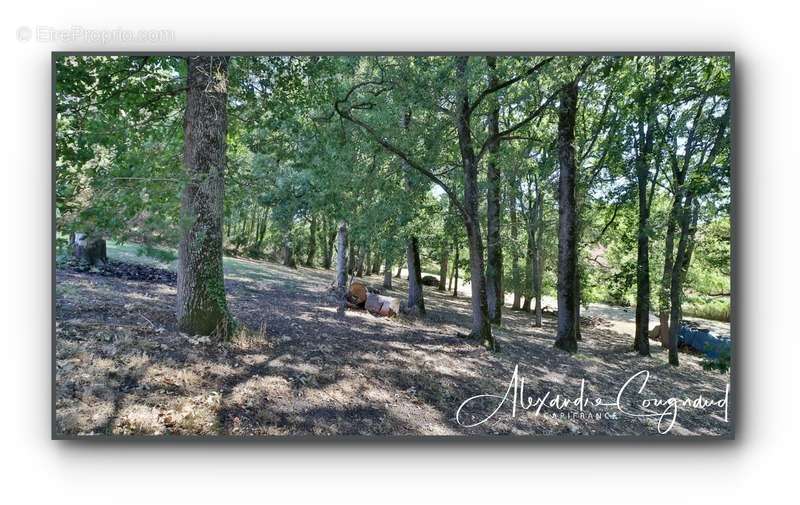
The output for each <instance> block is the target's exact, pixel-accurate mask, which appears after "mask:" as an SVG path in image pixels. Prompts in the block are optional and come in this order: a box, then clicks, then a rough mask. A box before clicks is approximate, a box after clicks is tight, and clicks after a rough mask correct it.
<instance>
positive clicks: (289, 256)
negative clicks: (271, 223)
mask: <svg viewBox="0 0 800 505" xmlns="http://www.w3.org/2000/svg"><path fill="white" fill-rule="evenodd" d="M283 266H285V267H289V268H297V262H296V261H295V259H294V244H293V243H292V231H291V228H289V229H287V230H286V231H284V234H283Z"/></svg>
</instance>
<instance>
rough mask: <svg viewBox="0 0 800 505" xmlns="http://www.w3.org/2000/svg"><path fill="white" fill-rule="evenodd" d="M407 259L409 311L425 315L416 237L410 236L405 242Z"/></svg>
mask: <svg viewBox="0 0 800 505" xmlns="http://www.w3.org/2000/svg"><path fill="white" fill-rule="evenodd" d="M406 258H407V260H408V304H407V308H408V310H409V311H411V312H413V313H416V314H417V315H420V316H424V315H425V300H424V299H423V296H422V271H421V269H420V264H419V247H418V245H417V237H411V238H410V239H408V242H407V243H406Z"/></svg>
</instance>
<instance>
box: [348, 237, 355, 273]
mask: <svg viewBox="0 0 800 505" xmlns="http://www.w3.org/2000/svg"><path fill="white" fill-rule="evenodd" d="M349 242H350V244H349V246H348V248H347V275H353V274H354V273H355V271H356V253H355V251H356V246H355V245H354V244H353V241H352V240H350V241H349Z"/></svg>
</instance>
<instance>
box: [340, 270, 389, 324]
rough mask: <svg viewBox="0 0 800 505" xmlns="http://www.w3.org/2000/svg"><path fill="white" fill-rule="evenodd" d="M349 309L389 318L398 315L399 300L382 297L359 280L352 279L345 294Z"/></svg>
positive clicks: (378, 292)
mask: <svg viewBox="0 0 800 505" xmlns="http://www.w3.org/2000/svg"><path fill="white" fill-rule="evenodd" d="M345 298H346V300H347V306H348V307H349V308H351V309H366V310H367V311H369V312H370V313H372V314H375V315H377V316H384V317H391V316H396V315H397V314H399V313H400V300H398V299H397V298H393V297H391V296H383V295H382V294H381V293H380V290H378V289H375V288H371V287H369V286H367V284H366V283H364V281H363V280H361V279H353V281H352V282H351V283H350V287H349V288H347V293H346V294H345Z"/></svg>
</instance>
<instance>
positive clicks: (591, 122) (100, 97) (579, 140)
mask: <svg viewBox="0 0 800 505" xmlns="http://www.w3.org/2000/svg"><path fill="white" fill-rule="evenodd" d="M729 63H730V62H729V61H728V60H727V58H722V57H699V56H670V57H660V58H659V57H650V56H646V57H644V56H642V57H634V56H630V57H627V56H626V57H615V58H610V57H596V58H592V59H586V58H583V57H556V58H552V59H548V58H545V57H527V56H503V57H499V58H498V59H497V65H496V68H497V74H498V78H499V80H500V82H504V81H507V80H512V79H515V78H516V77H520V76H522V77H521V78H520V79H518V80H515V81H514V82H513V83H512V84H509V85H508V86H505V87H503V88H502V89H499V90H497V91H496V92H494V93H488V94H486V95H485V99H483V100H482V101H480V102H479V103H477V105H475V107H476V109H475V111H474V113H473V115H472V119H471V123H470V125H469V127H470V129H471V133H472V136H473V138H474V141H475V144H476V146H478V147H479V146H480V145H482V144H483V143H484V142H485V141H486V140H487V137H488V133H487V129H486V117H487V114H488V112H489V110H490V107H493V106H495V105H496V106H499V108H500V130H501V131H504V130H506V129H509V128H512V127H514V125H516V124H518V123H519V122H520V120H521V118H524V117H525V116H526V115H528V114H530V113H531V112H532V111H534V110H536V109H537V108H539V107H541V106H542V104H546V105H547V106H546V107H545V108H544V111H543V112H542V114H541V115H540V116H539V117H538V118H537V119H536V120H535V121H530V122H526V123H524V124H522V125H521V126H519V127H518V128H516V129H515V130H514V131H513V134H508V135H507V136H506V137H505V138H504V139H503V140H502V142H501V143H500V146H499V149H498V152H497V154H496V155H493V156H494V160H495V162H496V163H497V165H498V166H499V167H500V168H501V170H502V174H503V180H502V181H501V183H502V189H503V197H502V201H503V210H502V228H501V230H502V231H501V233H502V237H501V238H502V244H503V249H504V252H503V254H504V258H505V260H504V277H505V278H504V286H505V287H506V289H508V290H513V289H515V288H516V289H518V290H520V291H521V292H522V293H524V294H527V295H529V294H530V279H529V275H530V271H531V267H530V262H529V261H528V259H529V258H528V256H529V251H528V239H529V233H531V230H532V229H533V228H536V227H535V226H533V227H532V224H533V223H538V220H537V217H536V214H535V212H534V210H535V209H536V201H537V197H538V198H541V202H542V221H541V223H542V224H541V230H540V229H539V228H536V229H535V236H536V237H537V240H538V242H537V243H538V244H539V246H540V251H541V253H542V258H543V283H542V284H543V290H544V292H545V294H550V295H554V294H555V292H556V288H557V286H556V273H557V254H558V238H557V232H556V230H557V226H558V218H559V216H558V202H557V198H556V195H557V183H558V166H557V153H556V136H557V135H556V134H557V132H556V127H557V104H556V103H555V102H547V100H548V99H550V98H551V96H552V95H553V92H554V90H557V89H558V87H559V86H561V85H562V84H563V82H564V81H565V79H568V78H569V79H571V78H574V76H575V75H576V73H577V72H579V71H582V72H583V74H582V76H581V80H580V83H581V84H580V94H579V111H578V117H577V125H576V139H575V152H576V161H577V164H578V191H577V195H576V197H577V201H578V207H579V215H580V220H579V223H580V225H579V235H580V260H579V263H580V264H579V270H580V276H581V293H582V300H583V302H584V303H588V302H592V301H603V302H610V303H614V304H620V305H629V304H631V303H632V302H633V301H634V295H635V289H636V268H637V258H636V237H637V226H638V215H637V201H636V198H635V197H636V188H635V185H634V184H632V180H633V179H634V169H635V166H634V165H635V163H634V162H635V154H636V152H637V149H639V148H640V145H641V143H642V140H643V139H642V133H643V132H642V131H640V130H638V129H637V125H638V124H639V122H640V120H641V119H642V114H643V110H644V109H643V104H644V103H645V102H647V101H648V100H652V101H655V103H656V105H657V108H656V109H657V110H656V112H657V114H656V118H655V129H654V150H653V154H652V156H651V157H650V159H648V160H647V163H648V170H649V174H650V175H651V178H652V193H653V199H652V206H651V209H650V220H649V223H648V226H647V227H646V230H645V231H646V233H647V234H648V236H649V237H650V247H651V250H650V257H651V262H650V278H651V289H652V290H653V294H654V295H657V293H658V289H659V283H660V280H661V276H662V274H663V268H664V262H665V258H666V257H667V251H666V250H665V246H664V242H665V240H664V239H665V236H666V231H667V227H668V222H669V218H670V211H671V208H672V204H673V201H674V199H675V197H676V195H678V194H682V193H681V192H685V191H691V192H692V193H693V194H694V195H695V197H696V198H697V200H698V205H699V216H698V226H697V231H696V232H695V234H694V237H693V238H694V245H695V247H694V252H693V256H692V261H691V263H690V265H689V269H688V272H687V274H686V282H685V292H686V298H685V302H684V310H685V312H686V314H687V315H697V316H699V317H709V318H715V319H726V318H727V317H728V316H729V311H730V304H729V301H728V297H727V296H726V295H727V293H728V292H729V291H730V247H731V243H730V235H731V230H730V218H729V206H730V139H729V135H730V131H729V127H728V123H729V117H730V116H729V112H728V107H729V102H730V96H729V92H730V65H729ZM537 65H541V69H540V70H539V71H538V72H535V73H531V74H530V75H528V74H526V72H528V71H529V69H530V68H532V67H533V66H537ZM488 70H489V67H488V65H487V62H486V59H485V58H483V57H471V58H469V60H468V64H467V74H468V83H469V86H468V87H469V89H468V94H469V96H470V98H471V100H472V101H473V104H474V103H475V101H476V98H477V97H479V96H482V95H481V94H482V93H483V92H485V91H486V90H487V72H488ZM455 77H456V72H455V62H454V58H452V57H447V56H425V57H408V56H387V57H376V56H341V57H339V56H322V57H279V56H263V57H233V58H232V59H231V64H230V70H229V90H228V91H229V107H228V118H229V124H228V137H227V140H228V143H227V166H226V173H225V199H224V247H225V250H226V251H227V252H228V253H230V254H234V255H244V256H250V257H255V258H268V259H274V260H277V259H280V258H282V255H283V254H284V250H285V249H286V248H289V249H290V250H292V251H293V252H294V255H295V256H296V257H297V260H298V261H300V262H304V261H305V258H306V255H307V252H308V250H309V249H310V248H311V244H312V243H314V244H315V247H316V254H315V255H314V258H312V260H313V263H314V265H315V266H320V265H322V264H323V263H325V258H326V257H327V258H328V259H329V258H330V255H331V253H332V251H331V249H330V247H331V244H332V238H333V236H334V234H335V229H336V225H337V223H338V222H339V221H340V220H345V221H346V222H347V225H348V232H349V239H350V242H351V243H352V244H353V247H354V250H355V252H356V254H357V255H359V256H366V255H367V253H369V254H370V256H371V257H373V258H374V257H375V256H378V257H379V258H381V259H385V258H388V259H389V260H390V262H391V263H392V264H393V265H394V266H395V267H396V265H397V264H398V263H399V262H400V261H401V260H402V258H404V255H405V252H404V249H405V243H406V240H407V238H408V237H410V236H416V237H417V238H418V239H419V243H420V245H421V248H422V251H421V255H422V261H423V264H424V266H425V268H426V270H429V271H433V272H438V264H439V261H440V260H441V249H442V244H445V246H446V247H447V248H448V249H449V250H450V262H451V265H452V262H454V261H455V258H454V250H455V247H459V249H460V258H459V263H460V264H459V270H460V278H461V279H462V280H466V281H468V280H469V268H468V255H467V248H466V244H467V241H466V235H465V231H464V226H463V222H462V219H461V216H460V215H459V209H458V208H457V205H455V204H454V202H453V201H452V200H451V199H450V198H449V197H448V195H447V194H446V192H445V190H444V189H443V188H442V187H441V186H440V185H439V183H435V182H433V181H432V179H431V178H430V177H429V176H426V175H424V174H422V173H421V172H420V171H419V170H417V169H416V168H414V167H412V166H410V165H409V163H408V162H407V161H408V160H403V159H401V158H400V157H399V156H398V155H397V153H393V152H390V151H388V150H387V149H385V148H384V147H382V146H381V145H379V143H378V142H376V138H379V139H384V140H390V141H391V142H393V145H394V146H396V147H397V149H399V150H401V151H402V152H404V153H407V154H408V157H409V159H410V160H413V161H415V162H416V164H418V165H419V166H421V167H425V168H427V169H428V170H429V171H430V173H431V174H433V175H435V177H437V178H438V179H439V181H440V182H441V184H443V185H444V186H445V187H447V188H449V190H450V191H451V192H452V194H453V195H454V196H455V197H456V199H460V198H461V197H462V196H463V192H464V181H463V170H462V166H461V163H462V160H461V157H460V152H459V145H458V138H457V135H456V132H455V127H454V122H453V111H454V110H455V107H456V103H455V100H456V98H455V97H456V96H457V87H456V86H457V79H456V78H455ZM185 78H186V63H185V60H184V59H182V58H177V57H169V56H148V57H140V56H124V57H122V56H121V57H112V56H61V57H59V58H57V60H56V112H57V119H56V173H57V178H56V215H57V217H56V225H57V229H58V232H59V234H60V235H59V237H61V238H60V239H59V242H58V244H57V245H58V247H59V250H60V251H62V250H64V249H65V248H64V246H65V243H64V239H63V237H66V236H67V235H68V234H69V233H72V232H90V233H96V234H99V235H102V236H104V237H106V238H107V239H110V240H115V241H119V242H124V243H126V244H134V243H135V244H136V245H135V246H134V245H129V246H120V247H122V248H131V249H130V250H129V251H127V252H128V253H130V255H129V257H133V256H137V255H143V256H145V257H148V258H150V259H153V260H154V261H158V262H159V263H162V264H163V263H170V262H173V261H174V259H175V256H174V253H173V252H172V251H173V250H174V249H175V248H176V246H177V244H178V237H179V234H180V228H181V217H180V213H179V209H180V194H181V192H182V190H183V187H184V185H185V182H186V181H185V177H184V170H183V167H182V148H183V107H184V104H185V93H184V88H185ZM656 78H658V79H660V82H661V83H662V85H661V86H660V87H657V88H656V87H654V86H653V82H654V81H655V80H656ZM648 103H649V102H648ZM337 104H338V105H340V106H345V107H349V110H350V111H351V112H352V113H353V115H354V116H355V117H357V118H358V119H359V120H361V121H363V122H364V123H365V124H368V125H371V127H372V128H373V129H374V133H375V135H374V136H371V135H369V134H367V132H365V130H364V129H363V128H359V127H357V126H355V125H354V124H352V123H350V122H348V121H343V120H342V119H341V117H339V116H338V115H337V114H336V111H335V107H336V106H337ZM690 135H694V138H695V139H697V145H699V146H700V148H698V149H696V150H695V151H693V152H690V153H688V154H687V153H686V151H685V145H686V143H687V139H688V137H689V136H690ZM718 137H719V138H721V139H722V142H719V147H718V148H717V149H716V150H712V149H711V145H712V144H714V140H715V139H716V138H718ZM478 154H479V155H480V156H481V158H480V160H479V163H480V171H479V185H480V188H479V189H480V191H481V192H482V196H481V197H480V200H481V202H482V204H481V209H480V213H481V216H480V217H481V222H482V225H481V226H482V229H483V232H484V233H485V231H486V227H485V219H486V217H485V189H486V184H487V181H486V170H485V165H486V162H487V161H488V159H489V158H488V154H486V153H485V152H479V153H478ZM684 162H685V163H686V164H687V166H688V167H689V168H690V169H689V170H688V175H687V180H686V182H685V184H684V185H683V186H682V187H679V185H678V181H676V180H675V177H674V175H673V174H674V170H673V169H674V168H675V167H676V166H681V164H682V163H684ZM512 207H513V208H514V210H515V211H516V232H515V233H512V228H511V226H512V225H511V212H510V211H511V209H512ZM312 222H313V223H314V231H315V234H314V236H313V237H312ZM537 226H538V225H537ZM312 238H313V240H312ZM110 247H111V246H110ZM513 255H516V256H517V258H518V264H519V276H518V278H517V279H516V285H515V283H514V282H513V277H512V269H511V259H512V256H513ZM381 264H383V261H381ZM657 298H658V297H657V296H654V297H653V299H654V300H656V299H657Z"/></svg>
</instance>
